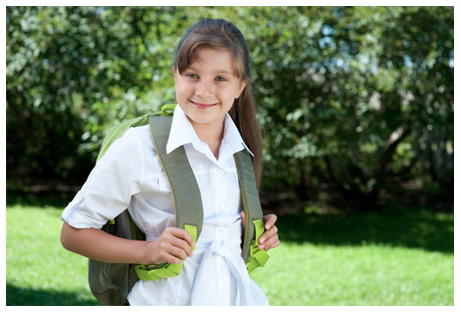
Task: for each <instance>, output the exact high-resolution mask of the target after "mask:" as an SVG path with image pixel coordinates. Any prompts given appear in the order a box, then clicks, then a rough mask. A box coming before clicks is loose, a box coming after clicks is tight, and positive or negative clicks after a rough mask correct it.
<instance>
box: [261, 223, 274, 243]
mask: <svg viewBox="0 0 461 315" xmlns="http://www.w3.org/2000/svg"><path fill="white" fill-rule="evenodd" d="M277 232H278V229H277V227H276V226H275V225H272V227H271V228H270V229H268V230H266V232H264V234H263V235H261V237H260V238H259V240H258V241H259V243H264V242H266V240H267V239H268V238H270V237H272V236H274V235H276V234H277Z"/></svg>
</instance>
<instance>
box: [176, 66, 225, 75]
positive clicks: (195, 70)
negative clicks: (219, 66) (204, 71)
mask: <svg viewBox="0 0 461 315" xmlns="http://www.w3.org/2000/svg"><path fill="white" fill-rule="evenodd" d="M185 70H192V71H194V72H199V71H198V69H196V68H195V67H194V66H189V67H186V69H185ZM216 73H217V74H221V73H224V74H229V75H233V72H229V71H227V70H218V71H216Z"/></svg>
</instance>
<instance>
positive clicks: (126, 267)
mask: <svg viewBox="0 0 461 315" xmlns="http://www.w3.org/2000/svg"><path fill="white" fill-rule="evenodd" d="M175 106H176V105H165V106H163V108H162V111H161V113H156V114H146V115H143V116H140V117H137V118H134V119H131V120H128V121H125V122H123V123H121V124H120V125H118V126H115V127H113V128H111V129H110V130H109V131H108V133H107V135H106V137H105V138H104V141H103V144H102V146H101V150H100V153H99V156H98V159H97V160H98V161H99V159H100V158H101V157H102V156H103V155H104V154H105V152H106V151H107V149H108V148H109V146H110V145H111V144H112V143H113V142H114V141H115V140H117V139H119V138H120V137H121V136H122V135H123V134H124V133H125V132H126V131H127V130H128V129H129V128H131V127H138V126H144V125H147V124H149V125H150V130H151V135H152V140H153V143H154V146H155V150H156V151H157V155H158V157H159V159H160V163H161V165H162V168H163V170H164V172H165V174H166V177H167V179H168V182H169V185H170V188H171V192H172V196H173V200H174V206H175V214H176V227H179V228H183V229H185V230H186V231H188V232H189V233H190V234H191V236H192V238H193V239H194V242H197V240H198V238H199V236H200V233H201V230H202V224H203V206H202V200H201V198H200V197H197V196H200V190H199V187H198V184H197V181H196V180H195V176H194V174H193V172H192V169H191V167H190V164H189V161H188V160H187V157H186V154H185V152H184V147H179V148H177V149H175V150H174V151H172V152H170V153H169V154H167V153H166V144H167V141H168V136H169V133H170V129H171V122H172V116H171V114H172V111H173V110H174V108H175ZM234 159H235V162H236V165H237V171H238V176H239V182H240V190H241V193H242V203H243V207H244V211H245V217H246V222H245V226H246V227H247V228H246V229H245V233H244V240H243V248H242V258H243V260H244V261H245V262H246V264H247V269H248V272H251V271H253V270H254V269H255V268H257V267H260V266H264V265H265V263H266V261H267V260H268V259H269V256H268V254H267V253H266V251H265V250H259V249H258V245H259V242H258V239H259V237H260V236H261V235H262V234H263V233H264V223H263V221H262V217H263V213H262V209H261V204H260V203H259V197H258V192H257V188H256V182H255V177H254V173H253V164H252V161H251V158H250V155H249V153H248V152H247V151H246V150H242V151H240V152H237V153H236V154H234ZM250 222H252V223H253V224H250ZM102 230H104V231H106V232H107V233H110V234H112V235H116V236H118V237H122V238H126V239H133V240H145V239H146V237H145V235H144V233H143V232H142V231H141V230H140V229H139V228H138V227H137V226H136V224H135V223H134V221H133V220H132V219H131V216H130V214H129V212H128V210H125V211H124V212H122V213H121V214H120V215H119V216H117V217H116V218H115V219H114V220H110V221H109V222H108V223H107V224H106V225H104V226H103V227H102ZM181 268H182V264H180V265H174V264H171V263H165V264H160V265H148V266H146V265H134V264H117V263H103V262H99V261H95V260H92V259H90V260H89V263H88V280H89V286H90V290H91V292H92V293H93V295H94V296H95V297H96V298H97V299H98V301H99V302H100V303H101V304H102V305H129V303H128V299H127V297H128V294H129V293H130V291H131V289H132V288H133V286H134V285H135V283H136V282H137V281H138V280H150V281H153V280H156V279H160V278H169V277H174V276H177V275H179V272H180V270H181Z"/></svg>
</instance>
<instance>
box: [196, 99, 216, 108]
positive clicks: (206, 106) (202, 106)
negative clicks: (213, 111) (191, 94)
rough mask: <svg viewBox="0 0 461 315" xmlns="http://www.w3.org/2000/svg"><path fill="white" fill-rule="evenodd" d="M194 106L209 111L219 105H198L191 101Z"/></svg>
mask: <svg viewBox="0 0 461 315" xmlns="http://www.w3.org/2000/svg"><path fill="white" fill-rule="evenodd" d="M190 102H191V103H192V104H194V105H195V107H197V108H198V109H208V108H212V107H213V106H216V105H217V103H215V104H202V103H196V102H194V101H190Z"/></svg>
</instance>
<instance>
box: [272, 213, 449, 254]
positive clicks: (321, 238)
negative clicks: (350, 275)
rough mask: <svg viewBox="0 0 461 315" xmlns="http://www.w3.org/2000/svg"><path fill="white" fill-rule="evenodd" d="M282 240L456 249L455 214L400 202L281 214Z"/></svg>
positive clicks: (280, 232) (438, 250)
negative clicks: (364, 209) (360, 209)
mask: <svg viewBox="0 0 461 315" xmlns="http://www.w3.org/2000/svg"><path fill="white" fill-rule="evenodd" d="M277 227H278V229H279V237H280V239H281V240H282V241H291V242H297V243H303V242H309V243H313V244H323V245H338V246H340V245H352V246H354V245H363V244H386V245H389V246H400V247H407V248H419V249H425V250H428V251H437V252H444V253H453V252H454V216H453V214H447V213H433V212H430V211H427V210H424V209H421V208H415V209H401V208H400V207H399V206H395V207H394V208H389V209H386V210H383V211H380V212H370V213H352V214H351V213H350V214H347V215H345V214H317V213H312V214H308V213H303V214H300V215H285V216H280V217H279V218H278V220H277Z"/></svg>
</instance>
